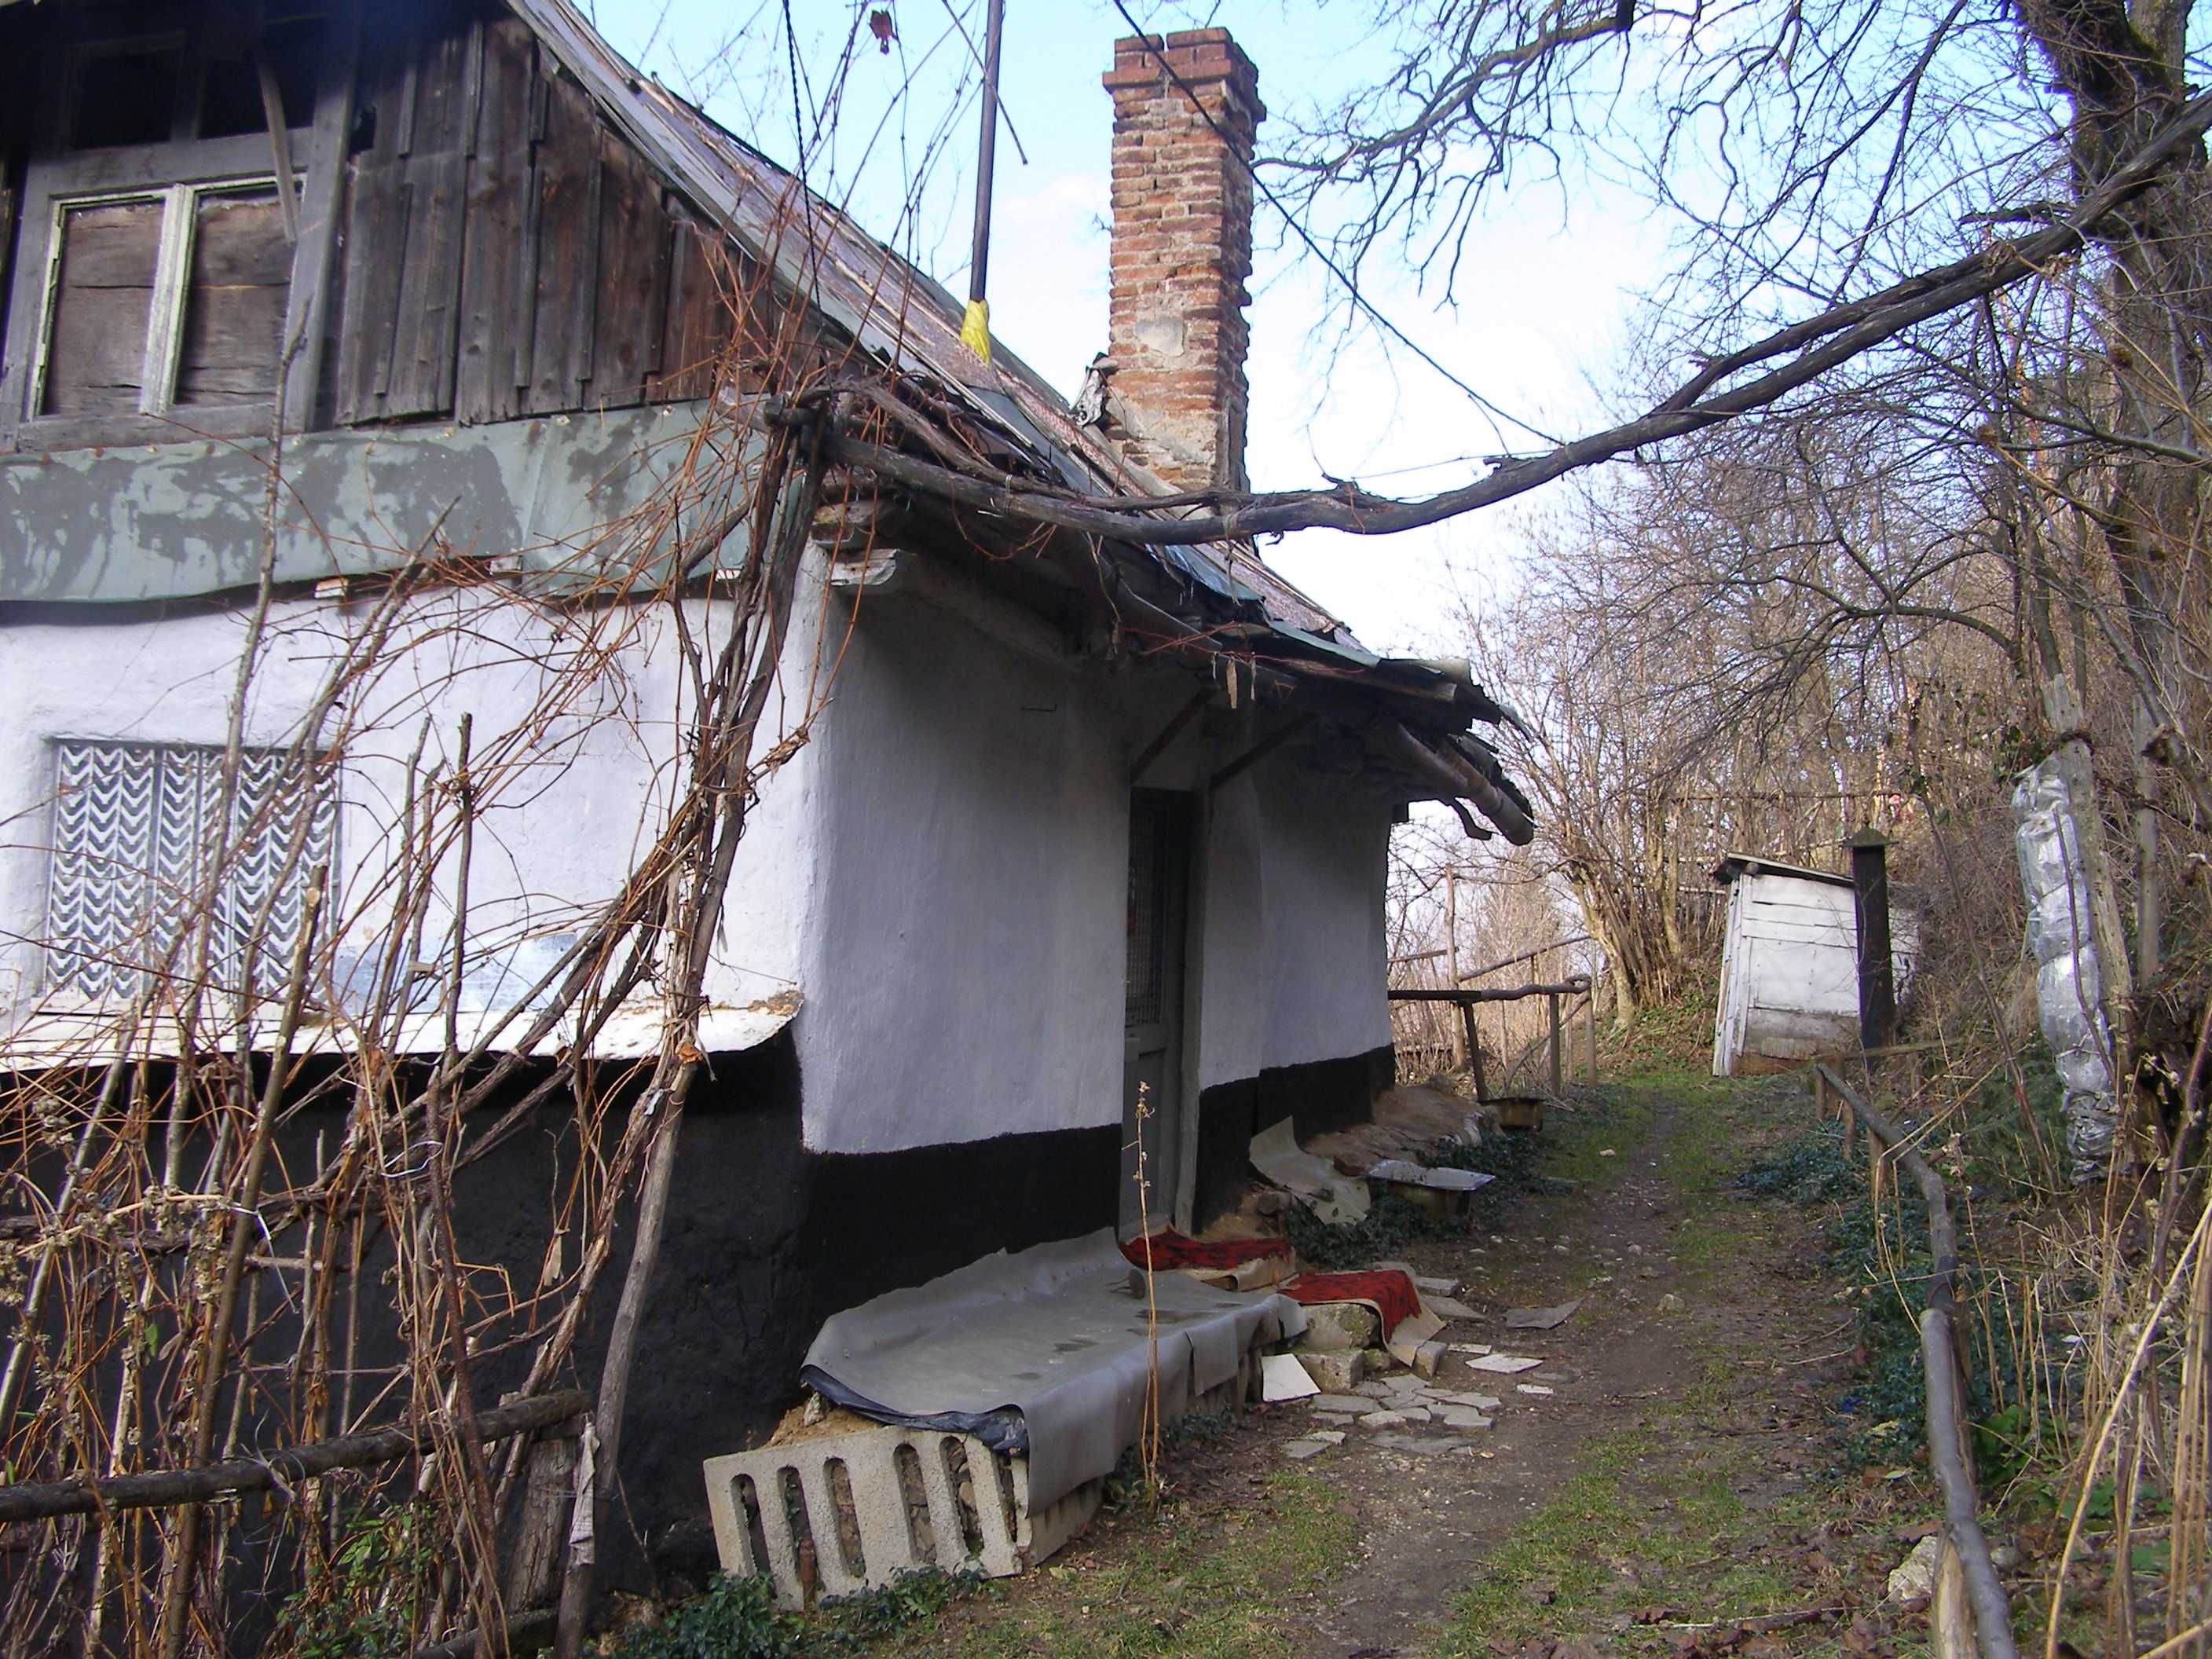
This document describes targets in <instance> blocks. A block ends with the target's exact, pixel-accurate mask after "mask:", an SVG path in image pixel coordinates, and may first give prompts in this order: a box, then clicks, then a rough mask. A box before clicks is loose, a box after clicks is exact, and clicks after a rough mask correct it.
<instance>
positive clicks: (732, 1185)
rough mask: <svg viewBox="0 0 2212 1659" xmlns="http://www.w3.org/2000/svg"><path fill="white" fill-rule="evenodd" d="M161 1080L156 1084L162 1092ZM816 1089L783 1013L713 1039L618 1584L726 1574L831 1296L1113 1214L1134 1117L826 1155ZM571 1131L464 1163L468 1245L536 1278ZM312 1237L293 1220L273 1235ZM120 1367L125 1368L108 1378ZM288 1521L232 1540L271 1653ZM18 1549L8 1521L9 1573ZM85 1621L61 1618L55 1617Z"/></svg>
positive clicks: (295, 1135) (668, 1264)
mask: <svg viewBox="0 0 2212 1659" xmlns="http://www.w3.org/2000/svg"><path fill="white" fill-rule="evenodd" d="M631 1069H632V1070H633V1071H634V1068H631ZM542 1076H543V1073H536V1072H533V1073H526V1075H524V1076H522V1077H520V1078H519V1079H515V1080H514V1082H513V1085H511V1090H510V1091H509V1092H508V1093H507V1095H506V1096H505V1097H503V1098H502V1099H501V1100H496V1101H494V1102H493V1103H490V1104H489V1106H488V1107H487V1108H486V1109H485V1115H486V1117H487V1119H489V1118H494V1117H496V1116H497V1115H498V1114H499V1113H500V1112H501V1110H503V1109H504V1108H505V1107H506V1106H507V1105H508V1104H512V1103H513V1101H514V1100H516V1099H519V1098H520V1096H521V1095H522V1094H523V1093H525V1092H526V1091H528V1090H529V1089H530V1088H531V1087H532V1086H533V1085H535V1084H536V1083H537V1082H538V1080H540V1079H541V1078H542ZM295 1080H296V1081H297V1083H298V1084H299V1085H300V1092H301V1095H302V1097H304V1098H303V1100H302V1103H301V1106H300V1107H299V1109H297V1111H296V1112H295V1115H293V1116H292V1117H291V1118H290V1119H289V1121H287V1123H286V1124H285V1125H284V1127H283V1128H282V1129H281V1130H280V1131H279V1133H278V1137H277V1146H276V1158H277V1159H278V1161H279V1166H280V1167H282V1168H284V1169H288V1170H293V1171H301V1170H306V1169H307V1168H310V1167H312V1165H313V1158H314V1154H315V1148H316V1143H317V1141H318V1139H320V1140H321V1141H322V1142H323V1144H324V1146H325V1147H328V1146H337V1145H338V1144H340V1142H341V1140H342V1139H343V1134H344V1132H345V1124H346V1111H347V1109H346V1107H345V1105H344V1104H343V1101H342V1098H341V1097H333V1096H329V1095H325V1097H323V1098H320V1099H319V1098H317V1097H316V1090H317V1085H318V1084H319V1082H320V1081H322V1080H323V1079H322V1073H321V1071H320V1069H319V1066H317V1065H315V1064H314V1063H312V1062H311V1063H310V1064H309V1065H307V1066H303V1067H302V1068H301V1073H299V1074H298V1075H297V1077H296V1079H295ZM96 1083H97V1079H93V1083H92V1084H91V1085H87V1086H88V1087H90V1086H93V1085H96ZM166 1086H167V1085H166V1083H165V1082H164V1083H161V1084H159V1085H156V1092H157V1093H158V1092H159V1091H160V1089H161V1088H165V1087H166ZM605 1086H606V1087H607V1088H608V1089H609V1090H610V1091H612V1092H613V1094H614V1096H615V1097H616V1098H617V1100H618V1101H619V1099H620V1098H621V1097H622V1094H623V1092H625V1091H628V1092H629V1093H633V1094H634V1092H635V1082H634V1080H632V1081H623V1080H622V1079H621V1078H620V1077H619V1075H618V1074H617V1072H616V1071H615V1070H614V1068H610V1071H609V1074H608V1078H607V1079H606V1082H605ZM802 1092H803V1091H802V1089H801V1085H800V1078H799V1060H798V1054H797V1052H796V1049H795V1047H794V1045H793V1041H792V1039H791V1036H790V1034H789V1033H788V1032H785V1033H784V1034H782V1035H781V1036H778V1037H776V1038H775V1039H772V1040H771V1041H770V1042H767V1043H764V1044H763V1045H761V1046H760V1047H759V1048H754V1049H751V1050H749V1051H747V1052H745V1053H743V1054H717V1055H715V1056H714V1058H713V1063H712V1070H711V1073H710V1077H709V1078H708V1079H702V1083H701V1084H700V1085H699V1086H697V1087H696V1088H695V1090H694V1091H693V1093H692V1095H691V1097H690V1103H689V1106H688V1109H687V1110H686V1113H685V1116H684V1126H683V1129H682V1132H681V1133H682V1137H683V1139H682V1140H681V1143H680V1148H679V1157H678V1162H677V1174H676V1182H675V1186H674V1188H673V1189H672V1191H671V1194H670V1203H669V1210H668V1215H667V1224H666V1225H667V1231H666V1233H665V1237H664V1241H663V1245H662V1249H661V1254H660V1261H659V1272H658V1274H657V1277H656V1279H655V1282H654V1285H653V1290H652V1292H651V1295H650V1297H649V1298H648V1300H647V1307H646V1313H645V1318H644V1322H643V1324H642V1327H641V1346H640V1350H639V1352H638V1356H637V1360H636V1364H635V1368H634V1370H633V1372H632V1376H631V1383H630V1396H629V1410H628V1413H627V1418H626V1423H625V1428H624V1437H623V1455H622V1468H621V1470H620V1471H619V1489H618V1490H617V1492H614V1493H613V1494H611V1506H612V1507H611V1526H610V1527H609V1528H607V1529H606V1530H605V1531H603V1532H602V1533H601V1534H600V1539H599V1560H600V1564H601V1565H600V1576H601V1583H602V1585H603V1587H605V1588H609V1589H632V1590H636V1589H653V1588H659V1589H682V1588H684V1582H683V1581H689V1583H690V1585H692V1586H696V1585H698V1584H700V1583H703V1581H704V1579H705V1578H706V1577H708V1575H709V1574H711V1573H712V1572H714V1571H715V1570H716V1569H717V1566H718V1563H717V1561H716V1559H715V1555H714V1538H713V1532H712V1528H711V1527H710V1526H709V1524H708V1519H707V1500H706V1486H705V1482H704V1480H703V1479H702V1474H701V1471H700V1467H699V1466H700V1462H701V1460H702V1459H703V1458H706V1457H710V1456H714V1455H718V1454H720V1453H725V1452H732V1451H739V1450H744V1449H746V1448H748V1447H750V1446H755V1445H758V1444H760V1443H762V1442H763V1440H764V1439H765V1437H766V1436H767V1432H768V1431H769V1430H770V1429H771V1428H773V1427H774V1425H775V1422H776V1421H777V1419H779V1418H780V1417H781V1415H782V1414H783V1413H785V1412H786V1411H787V1410H789V1409H790V1407H793V1405H796V1404H797V1403H798V1401H799V1382H798V1376H799V1362H800V1359H801V1358H802V1357H803V1355H804V1354H805V1350H806V1346H807V1344H808V1343H809V1342H810V1341H811V1340H813V1337H814V1334H815V1332H816V1331H817V1330H818V1329H819V1328H821V1325H822V1322H823V1321H824V1320H825V1319H827V1318H828V1317H829V1316H830V1315H831V1314H833V1313H836V1312H838V1311H840V1310H843V1309H846V1308H848V1307H851V1306H853V1305H854V1304H858V1303H861V1302H865V1301H866V1300H867V1299H868V1298H869V1297H873V1296H876V1295H878V1294H880V1293H882V1292H883V1291H888V1290H892V1289H896V1288H897V1287H900V1286H902V1285H915V1284H918V1283H921V1281H923V1280H925V1279H930V1278H933V1277H934V1276H936V1275H937V1274H939V1273H949V1272H951V1270H952V1269H954V1268H956V1267H961V1266H963V1265H964V1264H965V1263H968V1262H969V1261H975V1259H976V1258H978V1257H979V1256H982V1255H987V1254H989V1253H990V1252H991V1251H993V1250H997V1249H1025V1248H1027V1247H1028V1246H1030V1245H1032V1244H1037V1243H1044V1242H1046V1241H1048V1240H1052V1239H1060V1238H1066V1237H1073V1236H1076V1235H1079V1234H1082V1233H1085V1232H1091V1231H1096V1230H1097V1229H1098V1228H1100V1227H1106V1226H1111V1225H1113V1224H1114V1221H1115V1204H1116V1199H1117V1190H1116V1183H1117V1175H1118V1170H1119V1164H1120V1148H1121V1128H1120V1126H1119V1125H1118V1124H1107V1125H1102V1126H1100V1127H1096V1128H1087V1129H1077V1130H1069V1131H1065V1132H1060V1133H1042V1134H1015V1135H1004V1136H1000V1137H998V1138H996V1139H990V1140H984V1141H976V1142H969V1143H966V1144H962V1145H956V1146H929V1147H923V1148H918V1149H915V1150H913V1151H908V1152H887V1153H882V1154H876V1155H871V1156H845V1155H838V1154H825V1153H821V1152H809V1151H808V1150H806V1149H805V1146H804V1145H803V1144H802V1139H801V1118H800V1111H801V1103H802ZM326 1102H327V1103H326ZM610 1117H611V1120H612V1121H611V1122H610V1124H609V1125H608V1127H606V1128H605V1130H604V1131H603V1133H605V1134H608V1135H614V1134H618V1133H620V1132H621V1127H622V1122H621V1119H622V1114H621V1112H620V1111H619V1110H617V1111H615V1112H612V1113H611V1114H610ZM151 1121H155V1122H158V1121H161V1114H160V1113H158V1112H157V1113H156V1114H155V1116H154V1118H153V1119H152V1120H151ZM577 1133H578V1132H577V1127H576V1121H575V1117H574V1114H573V1112H572V1111H571V1110H570V1109H568V1108H567V1107H566V1106H563V1105H560V1104H555V1103H548V1104H547V1105H545V1106H544V1107H543V1108H541V1109H538V1110H537V1111H536V1112H535V1113H534V1114H533V1115H532V1116H531V1117H530V1118H529V1119H527V1120H526V1121H525V1122H524V1123H522V1124H521V1125H520V1126H519V1127H517V1129H516V1130H515V1131H514V1133H512V1134H511V1135H510V1136H508V1137H507V1139H505V1140H503V1141H502V1142H501V1143H500V1144H499V1146H497V1147H496V1148H495V1150H494V1151H492V1152H490V1153H489V1155H487V1156H485V1157H484V1158H481V1159H479V1160H477V1162H475V1163H472V1164H465V1165H464V1166H463V1167H462V1168H461V1169H460V1170H459V1171H458V1172H457V1173H456V1176H455V1180H454V1223H455V1232H456V1235H457V1243H458V1246H459V1255H460V1257H461V1259H462V1260H464V1261H468V1262H471V1263H473V1264H477V1265H478V1266H479V1267H498V1268H501V1269H504V1270H505V1271H506V1272H507V1273H508V1274H509V1275H511V1277H512V1279H513V1281H514V1283H516V1284H517V1285H521V1286H526V1285H530V1284H532V1283H534V1282H535V1281H536V1280H537V1279H538V1272H539V1268H540V1266H541V1263H542V1262H543V1261H544V1251H545V1248H546V1240H547V1237H548V1235H549V1232H550V1228H551V1225H552V1223H551V1216H552V1205H553V1203H554V1202H555V1201H556V1200H561V1199H562V1198H564V1197H565V1196H566V1195H567V1192H568V1187H569V1183H570V1181H571V1178H572V1173H573V1171H574V1167H575V1162H576V1155H577V1150H578V1147H577ZM30 1173H31V1175H32V1178H33V1180H37V1181H40V1182H42V1183H46V1182H53V1183H58V1180H59V1176H60V1164H59V1154H58V1153H56V1154H55V1155H54V1156H53V1157H52V1158H46V1159H43V1160H36V1159H34V1160H33V1167H32V1170H31V1171H30ZM50 1190H51V1187H50ZM630 1227H631V1218H629V1217H627V1216H625V1217H624V1218H623V1221H622V1224H621V1226H620V1228H619V1229H618V1231H617V1237H616V1238H615V1239H614V1241H613V1249H612V1251H611V1255H610V1257H609V1262H610V1265H609V1267H608V1269H607V1271H606V1272H605V1273H604V1275H603V1276H602V1278H601V1279H600V1281H599V1287H598V1290H597V1293H596V1295H595V1297H594V1298H593V1304H592V1308H591V1309H590V1310H589V1312H588V1314H587V1316H586V1319H585V1322H584V1323H583V1326H582V1328H581V1329H580V1334H579V1337H578V1340H577V1343H576V1346H575V1349H574V1358H573V1363H572V1364H570V1366H569V1367H568V1370H567V1371H566V1373H565V1374H563V1375H562V1376H558V1377H556V1378H555V1379H553V1381H554V1383H555V1385H556V1386H562V1385H568V1384H574V1385H575V1386H579V1387H581V1388H584V1389H595V1388H596V1386H597V1384H598V1381H599V1370H600V1366H601V1364H602V1362H603V1360H604V1358H605V1349H606V1339H607V1332H608V1328H609V1326H610V1325H611V1322H612V1320H613V1313H614V1304H615V1300H616V1297H617V1294H618V1292H619V1287H620V1285H621V1281H622V1276H623V1275H622V1264H623V1262H624V1261H627V1260H628V1259H629V1249H630V1237H629V1231H630ZM295 1237H296V1235H295V1234H291V1233H287V1234H286V1235H285V1237H284V1238H283V1239H282V1240H280V1241H279V1243H280V1244H289V1243H290V1242H291V1241H292V1240H293V1239H294V1238H295ZM581 1243H582V1241H580V1240H578V1239H577V1238H575V1237H574V1236H573V1235H571V1236H570V1237H568V1239H567V1240H566V1241H565V1243H564V1251H565V1255H566V1258H567V1261H568V1262H569V1263H570V1264H571V1265H573V1264H574V1262H575V1261H576V1259H577V1252H578V1250H579V1249H580V1246H581ZM391 1265H392V1255H391V1250H390V1246H389V1241H388V1239H380V1241H379V1242H378V1243H376V1244H374V1246H373V1247H372V1249H370V1251H369V1252H368V1255H366V1256H365V1257H364V1259H363V1261H362V1269H361V1273H360V1278H359V1284H360V1298H359V1301H360V1322H359V1328H358V1335H359V1340H360V1348H359V1350H358V1355H357V1358H358V1363H359V1364H360V1365H361V1366H362V1368H363V1369H364V1370H375V1369H376V1368H379V1367H384V1366H389V1365H392V1364H395V1363H396V1362H397V1361H398V1359H399V1358H400V1356H401V1350H400V1345H399V1339H398V1332H397V1328H396V1325H395V1322H394V1320H393V1318H392V1314H391V1310H390V1305H389V1291H388V1288H387V1285H386V1279H385V1274H386V1270H387V1269H388V1268H389V1267H391ZM282 1300H283V1298H281V1297H280V1296H279V1294H278V1293H277V1292H276V1288H275V1287H274V1285H270V1286H268V1287H266V1291H265V1297H264V1304H263V1305H264V1307H267V1306H271V1305H277V1304H280V1303H281V1302H282ZM340 1300H341V1304H343V1296H342V1294H341V1297H340ZM14 1335H15V1328H14V1322H13V1321H12V1319H11V1318H9V1317H8V1316H6V1315H5V1313H4V1311H3V1310H0V1342H4V1341H6V1340H10V1339H12V1338H13V1336H14ZM254 1346H255V1352H256V1357H257V1358H258V1359H259V1360H260V1361H262V1362H263V1363H264V1365H266V1366H267V1367H268V1368H269V1370H270V1374H271V1379H272V1380H271V1386H274V1387H276V1388H278V1389H282V1387H283V1383H282V1373H283V1370H284V1367H285V1365H286V1364H287V1363H288V1362H289V1359H290V1358H291V1356H292V1355H293V1354H294V1353H295V1351H296V1349H297V1347H298V1328H297V1324H296V1322H293V1321H289V1320H288V1319H287V1318H286V1317H285V1316H283V1314H281V1313H280V1314H279V1315H277V1316H275V1317H274V1318H273V1320H271V1321H269V1322H264V1325H263V1326H262V1327H261V1328H260V1330H259V1332H258V1335H257V1339H256V1340H255V1344H254ZM531 1346H532V1345H531V1344H529V1343H527V1342H526V1343H524V1344H521V1345H520V1346H516V1347H513V1348H511V1349H508V1350H507V1351H505V1352H501V1353H497V1354H495V1355H489V1356H486V1357H483V1358H481V1359H480V1360H479V1361H478V1363H477V1364H475V1365H474V1366H473V1367H472V1377H471V1381H472V1383H473V1391H474V1393H475V1396H476V1398H477V1401H479V1402H483V1401H492V1400H496V1399H497V1398H498V1397H499V1395H500V1394H501V1392H502V1391H503V1390H506V1389H512V1388H513V1387H515V1386H516V1385H517V1384H518V1383H520V1380H521V1373H522V1370H523V1368H524V1366H525V1365H526V1363H527V1360H528V1358H529V1353H530V1350H531ZM102 1387H103V1388H106V1387H112V1378H110V1379H107V1380H106V1382H105V1383H103V1384H102ZM147 1426H148V1428H149V1430H150V1428H151V1425H147ZM244 1428H245V1437H246V1441H247V1442H248V1443H259V1444H267V1443H272V1437H283V1430H282V1428H281V1426H280V1425H279V1424H278V1422H277V1421H276V1419H273V1418H272V1419H268V1420H267V1422H266V1425H265V1432H264V1430H263V1428H262V1427H261V1425H257V1424H256V1423H255V1422H254V1421H253V1420H252V1415H251V1414H249V1419H248V1420H247V1422H246V1424H245V1425H244ZM603 1478H604V1477H603ZM280 1526H281V1522H277V1521H276V1519H275V1518H274V1517H273V1516H270V1514H269V1513H268V1512H267V1511H266V1510H264V1509H263V1508H261V1507H260V1506H258V1505H253V1504H249V1505H247V1506H246V1512H245V1513H244V1514H243V1515H241V1516H240V1517H239V1520H238V1522H237V1526H236V1529H235V1530H234V1532H233V1533H232V1534H231V1535H230V1541H229V1546H228V1552H227V1564H228V1565H227V1577H228V1590H229V1607H230V1611H231V1615H232V1618H233V1620H234V1624H233V1628H232V1631H231V1637H232V1640H233V1643H234V1649H233V1650H234V1651H236V1652H240V1653H250V1652H252V1651H255V1650H258V1647H259V1646H260V1645H261V1644H262V1641H263V1640H264V1638H265V1637H266V1634H267V1632H269V1630H270V1628H271V1626H272V1625H273V1623H274V1621H275V1620H276V1613H277V1609H278V1607H280V1606H281V1604H282V1602H283V1600H284V1598H285V1596H286V1595H288V1594H289V1590H290V1589H291V1586H292V1577H291V1571H290V1567H289V1562H288V1561H287V1560H286V1559H284V1557H285V1552H284V1549H283V1546H282V1545H280V1544H279V1543H278V1542H277V1538H278V1536H279V1532H278V1528H280ZM8 1571H9V1558H8V1557H7V1555H6V1554H5V1553H4V1541H0V1583H4V1582H5V1579H6V1577H7V1573H8ZM78 1576H79V1577H82V1575H81V1574H80V1575H78ZM80 1588H81V1586H80ZM59 1605H60V1602H59V1601H57V1606H59ZM73 1627H74V1626H70V1625H68V1623H67V1620H64V1622H63V1624H62V1626H58V1628H73ZM35 1645H36V1644H35V1643H34V1644H33V1646H35Z"/></svg>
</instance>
